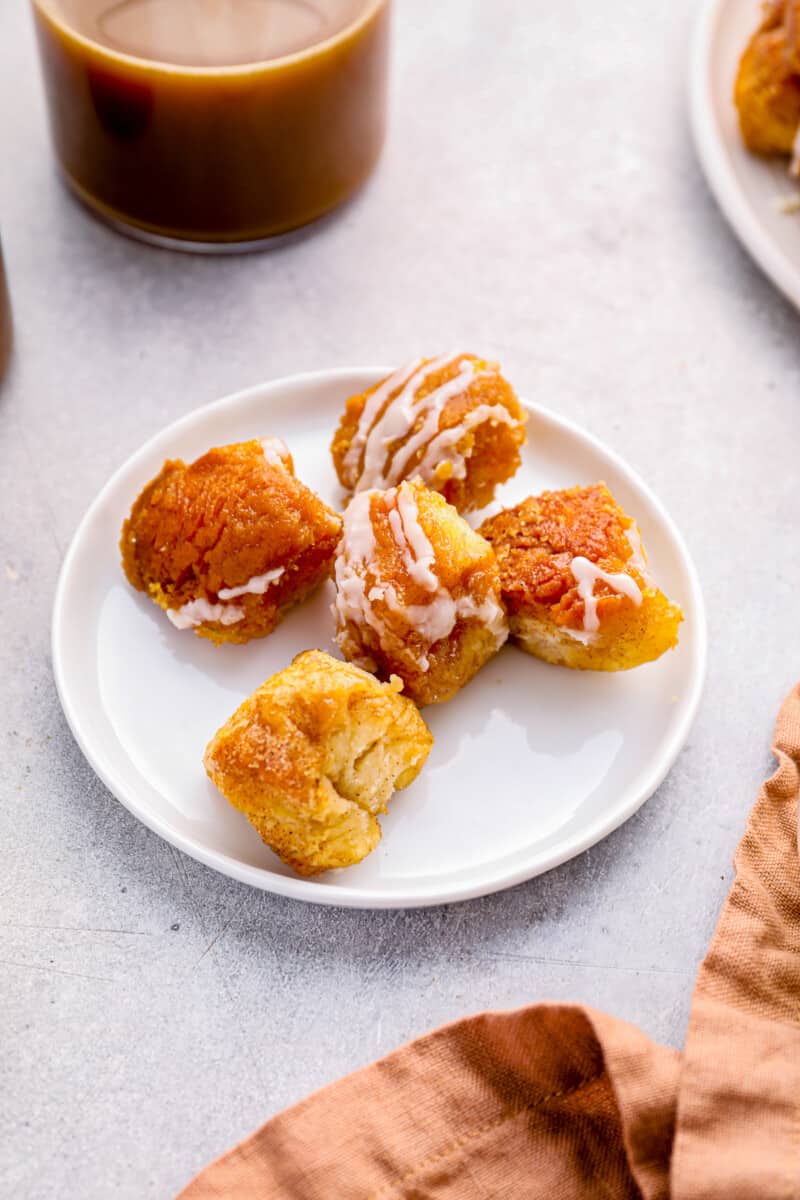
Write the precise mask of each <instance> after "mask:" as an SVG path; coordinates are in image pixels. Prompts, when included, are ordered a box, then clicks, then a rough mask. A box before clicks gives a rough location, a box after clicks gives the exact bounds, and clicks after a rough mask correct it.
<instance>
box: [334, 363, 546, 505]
mask: <svg viewBox="0 0 800 1200" xmlns="http://www.w3.org/2000/svg"><path fill="white" fill-rule="evenodd" d="M420 361H421V364H422V365H423V366H427V365H428V364H429V363H432V362H434V360H433V359H423V360H420ZM466 363H471V364H473V366H474V370H475V375H474V378H473V379H472V380H471V381H470V382H469V383H468V384H467V385H466V386H465V387H464V388H463V389H462V390H461V391H460V392H459V393H458V394H457V395H454V396H452V397H451V398H450V399H448V400H447V402H446V403H445V404H444V407H443V408H442V411H441V413H440V415H439V419H438V422H437V424H436V427H435V434H437V435H438V434H441V433H443V432H444V431H445V430H449V429H455V428H456V427H457V426H459V425H461V424H463V422H464V418H465V417H466V416H467V414H468V413H470V412H473V411H475V410H477V409H479V408H483V407H484V406H485V407H486V408H502V409H504V410H505V412H506V413H508V414H509V416H510V421H509V422H508V423H506V422H505V421H502V420H496V419H491V418H487V419H486V420H485V421H482V422H481V423H480V424H478V425H476V426H475V427H474V428H466V429H465V432H464V433H463V435H462V436H461V437H460V438H458V439H457V440H456V441H455V442H454V443H453V444H452V449H451V448H449V447H448V448H445V449H443V451H442V454H441V457H440V458H438V459H437V466H436V469H435V471H433V472H428V471H427V470H425V471H423V476H424V482H425V483H426V484H427V485H428V486H429V487H431V488H433V489H434V490H435V491H437V492H440V493H441V494H442V495H443V496H444V498H445V499H446V500H447V501H448V503H450V504H452V505H453V506H454V507H455V508H457V509H458V511H459V512H470V511H472V510H474V509H479V508H483V507H484V506H485V505H487V504H489V503H490V502H491V500H492V499H493V497H494V493H495V490H496V488H497V487H498V486H499V485H500V484H501V483H504V482H505V481H506V480H507V479H510V478H511V476H512V475H513V474H514V473H515V472H516V471H517V469H518V468H519V465H520V453H519V452H520V447H521V446H523V445H524V443H525V422H526V420H527V416H526V413H525V410H524V409H523V408H522V406H521V404H520V402H519V400H518V399H517V396H516V393H515V392H514V389H513V388H512V387H511V384H510V383H509V382H508V381H507V380H506V379H504V378H503V376H502V375H501V374H500V369H499V367H498V366H497V365H496V364H495V363H490V362H487V361H486V360H485V359H481V358H478V357H476V356H475V355H474V354H463V355H457V356H455V357H454V358H453V359H451V360H450V361H449V362H448V363H447V364H446V365H445V366H443V367H442V368H441V369H440V370H437V371H434V372H432V373H431V374H429V375H426V376H425V378H424V379H423V380H422V381H421V382H420V384H419V386H418V387H417V388H416V390H415V393H414V395H415V398H416V400H417V401H419V402H420V404H419V409H420V411H419V415H418V416H417V419H416V421H415V422H414V423H413V424H412V426H411V428H410V429H409V430H408V431H407V432H406V433H405V434H404V435H403V436H401V437H397V438H395V439H394V440H392V441H391V442H390V443H389V445H388V446H387V447H386V457H385V460H384V462H383V464H382V466H383V467H384V468H385V469H386V471H387V478H385V479H383V480H370V479H366V480H364V481H363V483H361V484H360V482H359V480H360V476H361V472H362V470H363V467H364V454H363V449H362V450H361V452H360V453H359V454H358V455H357V456H356V458H355V461H352V460H351V458H350V456H349V454H348V452H349V451H350V449H351V446H352V444H353V439H354V438H355V437H356V434H357V431H358V427H359V421H360V418H361V415H362V413H363V411H364V407H365V405H366V404H367V402H368V400H369V398H370V397H371V396H372V395H373V394H374V393H375V392H376V391H377V389H378V388H379V387H382V386H383V384H385V383H386V382H387V381H386V380H382V381H381V382H380V383H378V384H376V385H375V387H372V388H369V389H368V390H367V391H366V392H363V393H360V394H358V395H356V396H351V397H350V398H349V400H348V401H347V403H346V405H345V411H344V414H343V416H342V418H341V420H340V422H339V427H338V429H337V430H336V433H335V434H334V438H333V442H332V444H331V455H332V457H333V464H334V467H335V468H336V474H337V475H338V477H339V481H340V483H341V484H342V486H343V487H344V488H346V489H348V490H349V491H356V490H363V488H364V487H372V486H376V487H381V488H384V487H387V486H389V484H391V485H396V484H398V483H400V482H401V481H402V480H403V479H412V478H413V477H414V476H415V475H416V474H417V473H418V472H419V470H420V466H421V463H422V460H423V459H424V458H425V454H426V450H427V447H428V445H429V442H428V441H427V440H426V442H425V443H424V444H423V445H420V446H419V447H418V448H417V449H416V450H415V451H414V452H413V453H412V454H411V455H410V456H409V458H408V462H407V463H405V462H403V463H402V470H401V471H400V472H399V474H397V476H396V477H394V478H389V477H388V472H389V470H390V465H391V463H392V461H393V460H394V458H395V456H396V455H397V458H398V461H402V459H403V447H405V446H406V445H407V444H408V443H409V442H410V440H411V438H412V437H414V436H415V435H416V434H418V433H419V431H420V430H421V428H422V427H423V425H424V423H425V406H424V404H422V403H421V402H422V401H424V399H425V397H427V396H429V395H430V394H431V393H432V392H435V391H436V390H437V389H438V388H440V387H442V385H443V384H446V383H449V382H451V381H452V380H454V379H456V377H457V376H458V375H459V371H460V369H461V367H462V366H463V364H466ZM400 391H401V388H400V387H396V388H395V389H393V390H392V392H391V393H390V395H389V397H388V398H387V400H386V402H385V404H384V405H383V406H382V408H381V410H380V413H379V414H376V415H378V416H380V414H383V413H385V412H386V411H387V408H388V407H389V406H390V405H392V404H393V403H394V402H395V401H396V399H397V397H398V395H399V393H400ZM453 451H455V454H453ZM398 452H399V453H398ZM461 459H463V460H464V469H465V475H464V478H462V479H459V478H456V477H455V475H456V471H455V469H454V467H455V464H457V463H458V462H459V461H460V460H461Z"/></svg>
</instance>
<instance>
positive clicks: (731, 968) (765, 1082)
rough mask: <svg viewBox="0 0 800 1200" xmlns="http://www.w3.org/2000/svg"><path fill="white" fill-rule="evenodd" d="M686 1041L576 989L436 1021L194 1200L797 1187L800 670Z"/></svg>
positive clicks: (269, 1127)
mask: <svg viewBox="0 0 800 1200" xmlns="http://www.w3.org/2000/svg"><path fill="white" fill-rule="evenodd" d="M773 749H774V752H775V755H776V757H777V759H778V769H777V771H776V773H775V774H774V775H773V776H772V778H771V779H770V780H769V781H768V782H767V783H766V784H765V785H764V786H763V788H762V789H761V792H760V794H759V797H758V800H757V802H756V805H755V808H754V809H753V811H752V813H751V816H750V821H749V824H748V828H747V832H746V833H745V836H744V838H743V840H742V842H741V844H740V846H739V849H738V851H737V854H736V859H735V865H736V872H737V876H736V882H735V883H734V885H733V887H732V889H731V892H730V894H729V896H728V898H727V900H726V902H725V906H724V908H723V911H722V914H721V916H720V920H719V923H718V925H717V930H716V933H715V934H714V938H713V940H712V943H711V947H710V949H709V951H708V953H707V955H706V958H705V960H704V962H703V965H702V967H701V969H700V974H699V977H698V981H697V985H696V989H695V994H694V1000H693V1006H692V1015H691V1020H690V1024H689V1033H688V1037H687V1043H686V1049H685V1052H684V1054H683V1056H682V1057H681V1055H679V1054H678V1053H677V1051H674V1050H669V1049H666V1048H665V1047H663V1046H658V1045H656V1044H654V1043H653V1042H651V1041H649V1039H648V1038H646V1037H645V1035H644V1034H643V1033H641V1032H640V1031H639V1030H638V1029H635V1028H634V1027H633V1026H631V1025H627V1024H625V1023H624V1022H622V1021H618V1020H616V1019H614V1018H613V1017H608V1016H604V1015H603V1014H602V1013H598V1012H593V1011H592V1010H591V1009H583V1008H578V1007H570V1006H555V1007H554V1006H537V1007H535V1008H526V1009H522V1010H520V1011H518V1012H511V1013H487V1014H484V1015H482V1016H478V1017H473V1018H471V1019H469V1020H466V1021H459V1022H458V1023H457V1024H454V1025H450V1026H447V1027H445V1028H444V1029H439V1030H437V1031H436V1032H435V1033H432V1034H429V1035H428V1036H427V1037H424V1038H421V1039H420V1040H419V1041H416V1042H413V1043H412V1044H411V1045H409V1046H406V1047H404V1048H403V1049H401V1050H398V1051H396V1052H395V1053H394V1054H390V1055H389V1056H388V1058H385V1059H383V1060H382V1061H381V1062H378V1063H375V1064H374V1065H373V1066H371V1067H368V1068H367V1069H366V1070H363V1071H359V1072H358V1073H357V1074H355V1075H351V1076H349V1077H348V1078H347V1079H344V1080H342V1081H341V1082H339V1083H336V1084H334V1085H333V1086H331V1087H328V1088H326V1089H324V1090H323V1091H321V1092H319V1093H318V1094H317V1095H315V1096H312V1097H311V1098H310V1099H308V1100H305V1101H303V1102H302V1103H301V1104H298V1105H296V1106H295V1107H294V1108H292V1109H289V1110H288V1111H287V1112H285V1113H283V1114H281V1115H280V1116H278V1117H276V1118H275V1119H274V1120H272V1121H269V1122H268V1123H267V1124H266V1125H264V1126H263V1127H262V1128H261V1129H260V1130H259V1131H258V1132H257V1133H255V1134H253V1136H252V1137H250V1138H249V1139H248V1140H247V1141H245V1142H243V1143H242V1144H241V1145H240V1146H238V1147H237V1148H236V1149H234V1150H232V1151H231V1152H230V1153H228V1154H227V1155H225V1156H224V1157H223V1158H221V1159H220V1160H219V1161H218V1162H216V1163H213V1164H212V1165H211V1166H209V1167H207V1168H206V1170H205V1171H203V1172H201V1174H200V1175H199V1176H198V1177H197V1178H196V1179H195V1180H194V1182H193V1183H191V1184H190V1185H189V1186H188V1188H186V1189H185V1190H184V1191H183V1192H182V1193H181V1200H209V1198H210V1197H225V1198H226V1200H255V1198H256V1197H258V1198H259V1200H266V1198H272V1197H291V1198H292V1200H531V1198H533V1197H542V1198H543V1200H544V1198H546V1200H588V1198H598V1200H599V1198H601V1197H603V1198H606V1200H628V1198H630V1200H666V1197H672V1198H673V1200H690V1198H691V1200H739V1198H740V1197H741V1198H743V1200H745V1198H747V1200H749V1198H752V1200H789V1198H793V1200H797V1198H798V1197H800V1026H799V1025H798V1015H799V1010H800V869H799V868H800V863H799V862H798V846H797V802H798V792H799V791H800V772H799V770H798V764H800V687H798V688H796V689H795V691H794V692H793V693H792V694H791V695H790V697H789V699H788V700H787V701H786V703H785V704H784V706H783V709H782V711H781V714H780V716H779V719H778V725H777V730H776V735H775V743H774V747H773Z"/></svg>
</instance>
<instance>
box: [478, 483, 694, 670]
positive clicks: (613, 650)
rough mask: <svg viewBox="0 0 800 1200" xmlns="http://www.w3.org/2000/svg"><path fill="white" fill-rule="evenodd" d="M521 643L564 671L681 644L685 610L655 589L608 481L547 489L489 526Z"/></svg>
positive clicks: (607, 665) (628, 663) (622, 662)
mask: <svg viewBox="0 0 800 1200" xmlns="http://www.w3.org/2000/svg"><path fill="white" fill-rule="evenodd" d="M481 533H482V534H483V536H484V537H485V538H486V539H487V540H488V541H489V542H491V544H492V546H493V547H494V551H495V554H496V555H497V561H498V563H499V565H500V578H501V583H502V593H503V603H504V605H505V607H506V611H507V613H508V618H509V624H510V626H511V636H512V637H513V638H514V639H515V640H516V641H517V642H518V643H519V645H520V646H521V647H522V649H523V650H527V651H528V653H529V654H533V655H535V656H536V657H537V658H542V659H544V660H545V662H550V663H555V664H557V665H560V666H564V667H575V668H579V669H583V670H594V671H624V670H627V669H628V668H630V667H638V666H640V665H641V664H642V663H646V662H651V661H652V660H653V659H656V658H659V657H660V656H661V655H662V654H664V653H665V652H666V651H667V650H670V649H672V647H673V646H675V645H676V643H677V641H678V626H679V625H680V622H681V621H682V620H683V615H682V613H681V610H680V609H679V608H678V607H677V605H675V604H672V603H670V601H669V600H668V599H667V597H666V596H665V595H664V594H663V592H660V591H659V590H658V588H657V587H656V586H655V583H654V582H653V580H652V578H651V576H650V572H649V570H648V567H647V560H646V558H645V554H644V550H643V548H642V543H641V537H640V534H639V529H638V526H637V524H636V522H635V521H634V520H633V519H632V518H631V517H629V516H628V515H627V514H626V513H625V512H624V511H623V510H622V509H621V508H620V506H619V505H618V504H617V503H616V501H615V500H614V497H613V496H612V495H611V493H610V492H609V490H608V488H607V487H606V486H605V484H603V483H598V484H595V485H594V486H592V487H576V488H570V489H569V490H567V491H562V492H543V493H542V495H541V496H536V497H533V496H532V497H529V498H528V499H527V500H523V502H522V503H521V504H518V505H517V506H516V507H515V508H509V509H506V510H505V511H503V512H500V513H498V514H497V516H495V517H491V518H490V519H489V520H488V521H485V522H484V524H483V525H482V526H481Z"/></svg>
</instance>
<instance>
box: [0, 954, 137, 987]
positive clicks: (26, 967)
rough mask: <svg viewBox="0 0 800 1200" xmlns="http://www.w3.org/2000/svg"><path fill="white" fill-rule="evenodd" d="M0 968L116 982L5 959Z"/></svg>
mask: <svg viewBox="0 0 800 1200" xmlns="http://www.w3.org/2000/svg"><path fill="white" fill-rule="evenodd" d="M0 966H3V967H21V968H22V969H23V970H24V971H44V972H45V974H47V975H69V976H70V977H71V978H72V979H87V980H89V981H90V982H91V983H117V982H118V980H116V979H108V978H107V977H106V976H105V975H83V974H81V972H80V971H62V970H61V968H60V967H42V966H40V965H39V964H38V963H23V962H13V961H12V960H11V959H7V958H0Z"/></svg>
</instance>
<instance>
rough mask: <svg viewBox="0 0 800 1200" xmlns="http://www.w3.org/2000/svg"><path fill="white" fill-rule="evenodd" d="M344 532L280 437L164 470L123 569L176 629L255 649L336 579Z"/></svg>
mask: <svg viewBox="0 0 800 1200" xmlns="http://www.w3.org/2000/svg"><path fill="white" fill-rule="evenodd" d="M340 528H341V520H340V518H339V517H338V516H337V515H336V513H334V512H333V511H332V510H331V509H329V508H328V507H327V505H325V504H323V503H322V501H321V500H320V499H319V497H318V496H316V495H315V494H314V492H312V491H311V489H310V488H307V487H306V486H305V484H303V483H301V482H300V480H299V479H297V478H296V477H295V475H294V467H293V463H292V459H291V455H290V454H289V452H288V450H287V449H286V447H285V445H284V444H283V442H281V441H280V439H279V438H263V439H260V440H254V441H250V442H239V443H237V444H235V445H232V446H219V447H217V448H216V449H213V450H209V451H208V453H207V454H204V455H203V456H202V458H198V459H197V461H196V462H193V463H192V464H191V465H190V466H188V467H187V466H186V465H185V464H184V463H182V462H180V461H179V460H178V461H175V462H165V463H164V466H163V467H162V468H161V471H160V472H159V474H158V475H157V476H156V478H155V479H153V480H152V481H151V482H150V483H148V485H147V487H146V488H145V489H144V491H143V492H142V493H141V495H140V496H139V497H138V499H137V500H136V501H135V503H134V505H133V508H132V509H131V514H130V516H129V517H128V519H127V521H126V522H125V524H124V526H123V529H122V539H121V541H120V550H121V552H122V565H123V568H124V571H125V574H126V575H127V577H128V580H129V582H130V583H131V584H132V585H133V587H135V588H136V589H137V590H138V591H140V592H145V593H146V594H147V595H148V596H150V598H151V599H152V600H154V601H155V603H156V604H158V605H159V606H160V607H161V608H163V609H164V610H165V612H166V614H167V617H168V618H169V620H170V621H171V622H172V624H173V625H174V626H175V627H176V628H178V629H193V630H194V632H195V633H196V634H198V635H199V636H200V637H204V638H210V639H211V641H213V642H217V643H220V642H247V641H249V640H250V639H251V638H257V637H264V636H265V635H266V634H268V633H271V632H272V630H273V629H274V628H275V626H276V625H277V624H278V622H279V621H280V619H281V617H282V616H283V615H284V613H285V612H286V611H287V609H289V608H291V607H292V605H294V604H297V603H299V602H300V601H301V600H303V599H305V597H306V596H307V595H308V594H309V593H310V592H312V591H313V590H314V589H315V588H316V587H317V585H318V584H320V583H321V582H322V581H323V580H324V579H325V578H326V577H327V576H328V575H329V573H330V568H331V564H332V562H333V555H334V552H335V549H336V543H337V541H338V537H339V531H340Z"/></svg>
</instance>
